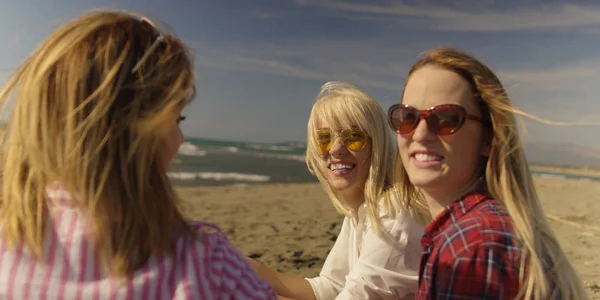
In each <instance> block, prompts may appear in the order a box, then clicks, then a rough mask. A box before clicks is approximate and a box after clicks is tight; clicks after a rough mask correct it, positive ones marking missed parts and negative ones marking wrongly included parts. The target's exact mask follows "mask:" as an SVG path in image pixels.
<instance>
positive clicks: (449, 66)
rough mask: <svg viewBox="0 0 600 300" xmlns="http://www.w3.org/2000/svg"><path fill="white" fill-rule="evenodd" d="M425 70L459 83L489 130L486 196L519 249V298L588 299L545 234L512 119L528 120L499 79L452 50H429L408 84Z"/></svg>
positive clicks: (413, 197) (413, 196)
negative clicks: (497, 206) (505, 219)
mask: <svg viewBox="0 0 600 300" xmlns="http://www.w3.org/2000/svg"><path fill="white" fill-rule="evenodd" d="M424 66H436V67H439V68H443V69H446V70H449V71H452V72H455V73H456V74H458V75H460V76H461V77H462V78H464V79H465V80H466V81H467V82H468V83H469V85H470V86H471V88H472V91H473V95H474V99H476V100H475V101H477V104H478V107H479V109H480V111H481V113H482V116H484V118H485V119H486V120H487V121H490V122H491V124H492V127H493V136H490V137H489V138H490V139H491V148H490V153H489V157H488V158H487V163H486V166H485V177H484V178H485V180H486V184H487V188H488V191H489V192H490V194H491V195H492V196H493V197H494V198H495V199H496V200H497V201H498V202H499V203H501V204H502V205H504V206H505V207H506V209H507V211H508V213H509V215H510V216H511V219H512V220H513V222H514V227H515V231H516V233H517V235H518V237H519V238H520V240H521V243H522V246H523V252H522V257H521V258H522V259H521V281H522V282H521V284H522V285H521V286H522V288H521V291H520V296H519V298H523V299H587V296H586V294H585V290H584V288H583V286H582V284H581V281H580V279H579V277H578V276H577V273H576V272H575V270H574V268H573V267H572V266H571V264H570V263H569V261H568V260H567V257H566V255H565V253H564V252H563V250H562V249H561V247H560V245H559V243H558V240H557V239H556V237H555V235H554V233H553V231H552V229H551V228H550V224H549V222H548V219H547V218H546V215H545V214H544V211H543V209H542V206H541V204H540V201H539V197H538V194H537V192H536V189H535V186H534V182H533V178H532V175H531V172H530V170H529V167H528V163H527V159H526V157H525V153H524V151H523V147H522V145H521V140H520V138H519V133H518V131H517V124H516V121H515V116H514V115H515V114H519V115H523V116H530V115H528V114H526V113H524V112H521V111H519V110H518V109H516V108H515V107H513V106H512V105H511V103H510V100H509V97H508V95H507V93H506V91H505V89H504V87H503V86H502V83H501V82H500V80H499V79H498V77H497V76H496V75H495V74H494V73H493V72H492V71H491V70H490V69H489V68H488V67H487V66H486V65H484V64H483V63H482V62H480V61H478V60H477V59H475V58H473V57H472V56H470V55H469V54H466V53H464V52H461V51H459V50H456V49H452V48H436V49H432V50H430V51H427V52H425V53H424V54H423V55H422V57H421V58H420V59H419V60H418V61H417V62H416V63H415V64H414V65H413V67H412V68H411V69H410V71H409V78H410V75H411V74H412V73H413V72H415V71H416V70H418V69H420V68H422V67H424ZM397 163H399V164H400V168H399V170H401V171H400V172H399V175H398V177H399V178H398V181H399V185H400V190H401V194H402V195H404V197H406V198H407V199H409V201H418V200H419V199H421V198H422V197H423V196H422V194H420V192H419V191H418V190H417V189H416V188H415V187H414V186H413V185H412V184H411V183H410V180H409V177H408V174H407V173H406V170H405V169H404V168H403V167H402V161H401V160H399V159H398V160H397ZM482 172H483V170H482ZM481 175H483V174H481Z"/></svg>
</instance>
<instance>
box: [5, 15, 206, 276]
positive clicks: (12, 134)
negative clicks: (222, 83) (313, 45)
mask: <svg viewBox="0 0 600 300" xmlns="http://www.w3.org/2000/svg"><path fill="white" fill-rule="evenodd" d="M194 91H195V88H194V74H193V62H192V60H191V56H190V53H189V51H188V49H187V47H186V46H185V45H184V44H183V42H182V41H181V40H179V39H177V38H176V37H174V36H172V35H163V34H161V33H160V32H159V31H158V30H157V29H156V28H155V27H154V26H153V25H151V23H149V22H147V21H141V19H139V18H137V17H135V16H133V15H132V14H130V13H123V12H107V11H104V12H92V13H89V14H87V15H84V16H81V17H79V18H77V19H74V20H72V21H71V22H69V23H68V24H66V25H64V26H62V27H61V28H59V29H58V30H56V31H55V32H54V33H52V34H51V35H50V36H49V37H48V38H47V39H46V40H45V41H44V42H43V43H42V44H41V45H40V46H39V47H38V48H37V49H36V50H35V52H33V54H31V55H30V56H29V57H28V58H27V59H26V61H25V62H24V63H23V64H22V65H21V66H20V67H19V68H18V69H17V71H16V73H15V74H14V75H13V76H12V77H11V78H10V80H9V81H8V83H7V84H6V85H5V86H4V88H3V89H2V91H1V92H0V101H1V102H2V103H3V104H6V103H7V102H8V100H9V97H11V95H12V96H14V109H13V110H12V111H11V112H10V116H9V118H8V122H7V128H6V134H5V137H4V141H3V142H4V145H3V147H4V148H3V149H2V156H1V157H0V164H1V168H2V177H3V180H2V194H1V198H0V221H1V222H2V226H3V229H2V231H3V232H2V235H3V237H4V238H5V239H6V241H7V242H8V243H9V244H11V245H15V244H16V243H19V242H21V241H24V243H25V245H26V247H28V248H29V249H31V250H32V251H33V253H35V254H36V255H37V256H38V257H40V258H42V255H43V247H44V245H43V241H44V234H45V233H44V228H45V222H46V220H47V219H48V209H47V203H46V201H47V200H46V195H45V187H46V186H47V185H48V184H50V183H52V182H55V181H59V182H61V183H62V184H64V185H65V186H66V187H67V188H68V189H69V191H70V192H71V193H72V194H73V195H76V197H73V198H74V199H73V201H74V202H75V203H74V204H75V205H77V206H79V207H80V208H81V209H82V212H83V213H84V214H85V216H86V219H87V221H88V224H89V225H90V227H91V235H92V236H93V238H94V240H95V242H96V246H97V250H98V253H99V256H100V259H101V261H102V263H103V265H104V267H105V268H106V269H107V270H108V271H109V272H110V273H111V274H113V275H115V276H126V275H131V274H132V272H134V271H135V270H136V269H137V268H139V267H140V266H142V265H144V264H145V263H146V262H147V260H148V258H149V257H150V256H151V255H158V256H161V255H170V254H172V253H173V250H174V248H173V247H174V245H173V238H174V236H175V235H180V234H184V235H188V236H190V237H191V236H192V235H193V233H192V230H191V228H190V227H189V225H188V224H187V223H186V222H185V221H184V218H183V216H182V213H181V212H180V210H179V209H178V199H177V196H176V194H175V191H174V190H173V188H172V186H171V184H170V182H169V180H168V178H167V177H166V170H165V166H164V165H165V163H164V160H162V159H161V150H162V149H163V147H164V141H163V138H162V137H163V136H165V134H166V132H165V130H166V128H168V127H169V125H170V124H171V123H169V122H173V121H174V120H176V118H177V116H178V115H175V114H178V113H179V110H180V109H181V108H183V107H184V106H186V105H187V104H188V103H189V101H191V99H192V98H193V95H194Z"/></svg>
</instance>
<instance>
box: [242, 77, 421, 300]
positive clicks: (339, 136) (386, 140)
mask: <svg viewBox="0 0 600 300" xmlns="http://www.w3.org/2000/svg"><path fill="white" fill-rule="evenodd" d="M387 126H388V125H387V120H386V114H385V112H384V111H383V109H382V108H381V106H379V104H378V103H377V102H376V101H375V100H373V99H372V98H371V97H370V96H369V95H368V94H367V93H365V92H363V91H362V90H360V89H358V88H357V87H355V86H352V85H350V84H347V83H342V82H328V83H326V84H325V85H324V86H323V87H322V88H321V90H320V93H319V95H318V96H317V99H316V102H315V104H314V106H313V108H312V112H311V114H310V119H309V121H308V137H307V138H308V146H307V153H306V161H307V165H308V168H309V169H310V171H311V172H312V173H313V174H314V175H316V176H317V178H318V179H319V181H320V182H321V184H322V185H323V187H324V188H325V190H326V191H327V193H328V194H329V197H330V199H331V201H332V202H333V205H334V206H335V208H336V209H337V210H338V211H339V212H340V213H341V214H343V215H345V218H344V221H343V224H342V228H341V231H340V234H339V236H338V238H337V240H336V242H335V245H334V246H333V249H331V251H330V253H329V255H328V256H327V259H326V260H325V264H324V266H323V269H322V270H321V273H320V275H319V276H317V277H315V278H299V277H294V276H290V275H286V274H282V273H278V272H276V271H274V270H272V269H270V268H269V267H267V266H265V265H263V264H261V263H258V262H256V261H254V260H251V262H252V263H253V264H254V266H255V268H256V270H257V271H258V273H259V275H261V276H263V278H266V279H268V280H269V281H270V282H271V285H272V287H273V288H274V289H275V291H276V292H277V293H278V294H279V295H280V296H282V297H284V298H285V297H287V298H293V299H319V300H320V299H408V298H412V297H413V295H414V293H415V292H416V290H417V281H418V270H419V259H420V253H421V251H420V239H421V236H422V234H423V228H424V224H425V223H426V222H427V220H428V219H429V217H428V216H429V213H428V211H427V207H426V206H425V205H422V204H420V203H413V206H412V207H410V208H407V207H406V206H405V204H404V203H403V201H402V199H399V198H398V197H397V195H396V188H395V187H394V178H393V176H394V151H395V150H394V148H395V147H394V144H393V140H392V135H391V132H390V130H389V129H388V127H387Z"/></svg>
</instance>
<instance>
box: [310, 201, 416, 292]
mask: <svg viewBox="0 0 600 300" xmlns="http://www.w3.org/2000/svg"><path fill="white" fill-rule="evenodd" d="M380 224H381V226H380V228H381V229H382V230H381V231H382V237H380V236H378V235H377V234H375V232H374V231H373V229H372V228H371V225H370V221H369V219H368V218H367V217H366V213H365V205H362V206H360V208H359V210H358V222H355V221H354V219H353V218H352V217H349V216H347V217H345V218H344V223H343V224H342V229H341V231H340V234H339V236H338V238H337V240H336V242H335V245H334V246H333V249H331V252H329V255H328V256H327V259H326V260H325V264H324V265H323V269H322V270H321V273H320V274H319V276H318V277H315V278H306V279H307V280H308V282H309V283H310V285H311V286H312V289H313V291H314V293H315V296H316V298H317V300H329V299H339V300H341V299H413V297H414V293H415V292H416V291H417V288H418V278H419V277H418V275H419V262H420V259H421V237H422V236H423V232H424V226H423V225H420V224H419V223H418V222H417V221H416V220H415V219H413V218H412V217H411V216H410V214H409V213H408V212H406V211H404V210H402V211H401V213H400V214H398V216H396V217H395V218H392V217H389V216H385V215H383V214H380ZM383 234H385V235H388V236H389V239H388V238H386V237H385V236H384V235H383Z"/></svg>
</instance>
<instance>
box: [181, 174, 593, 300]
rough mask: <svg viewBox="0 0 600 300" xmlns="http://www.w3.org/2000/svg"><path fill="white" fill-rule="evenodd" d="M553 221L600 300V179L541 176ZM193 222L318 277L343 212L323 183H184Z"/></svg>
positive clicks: (280, 266) (278, 264) (283, 266)
mask: <svg viewBox="0 0 600 300" xmlns="http://www.w3.org/2000/svg"><path fill="white" fill-rule="evenodd" d="M536 184H537V186H538V191H539V193H540V197H541V199H542V203H543V206H544V209H545V211H546V213H547V214H548V215H549V217H550V218H551V220H550V223H551V225H552V228H553V229H554V230H555V233H556V234H557V236H558V239H559V242H560V243H561V245H562V247H563V249H564V250H565V252H566V254H567V256H568V257H569V259H570V260H571V262H572V263H573V264H574V265H575V267H576V269H577V271H578V272H579V274H580V275H581V277H582V278H583V280H584V281H585V284H586V287H587V289H588V293H589V294H590V296H591V297H592V299H600V182H597V181H596V182H593V181H576V180H566V179H555V178H536ZM178 191H179V193H180V195H181V197H182V198H183V200H184V203H183V205H184V207H183V208H184V210H185V212H186V214H187V216H188V217H189V218H190V219H193V220H205V221H210V222H214V223H216V224H218V225H219V226H220V227H221V228H222V230H223V231H224V232H226V233H227V235H228V237H229V239H230V240H231V242H232V243H233V244H234V245H235V246H237V247H238V249H240V251H242V253H244V254H245V255H248V256H251V257H254V258H256V259H258V260H260V261H262V262H264V263H266V264H267V265H269V266H271V267H274V268H276V269H277V270H280V271H283V272H286V273H289V274H296V275H299V276H305V277H311V276H315V275H318V273H319V270H320V268H321V266H322V265H323V262H324V260H325V258H326V256H327V253H328V252H329V250H330V249H331V247H332V246H333V243H334V242H335V238H336V236H337V234H338V232H339V230H340V226H341V222H342V219H343V218H342V216H340V215H339V214H338V213H337V212H336V211H335V209H334V208H333V206H332V204H331V202H330V201H329V199H328V198H327V195H326V194H325V192H324V190H323V189H322V188H321V186H320V185H319V184H264V185H238V186H219V187H181V188H178Z"/></svg>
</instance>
